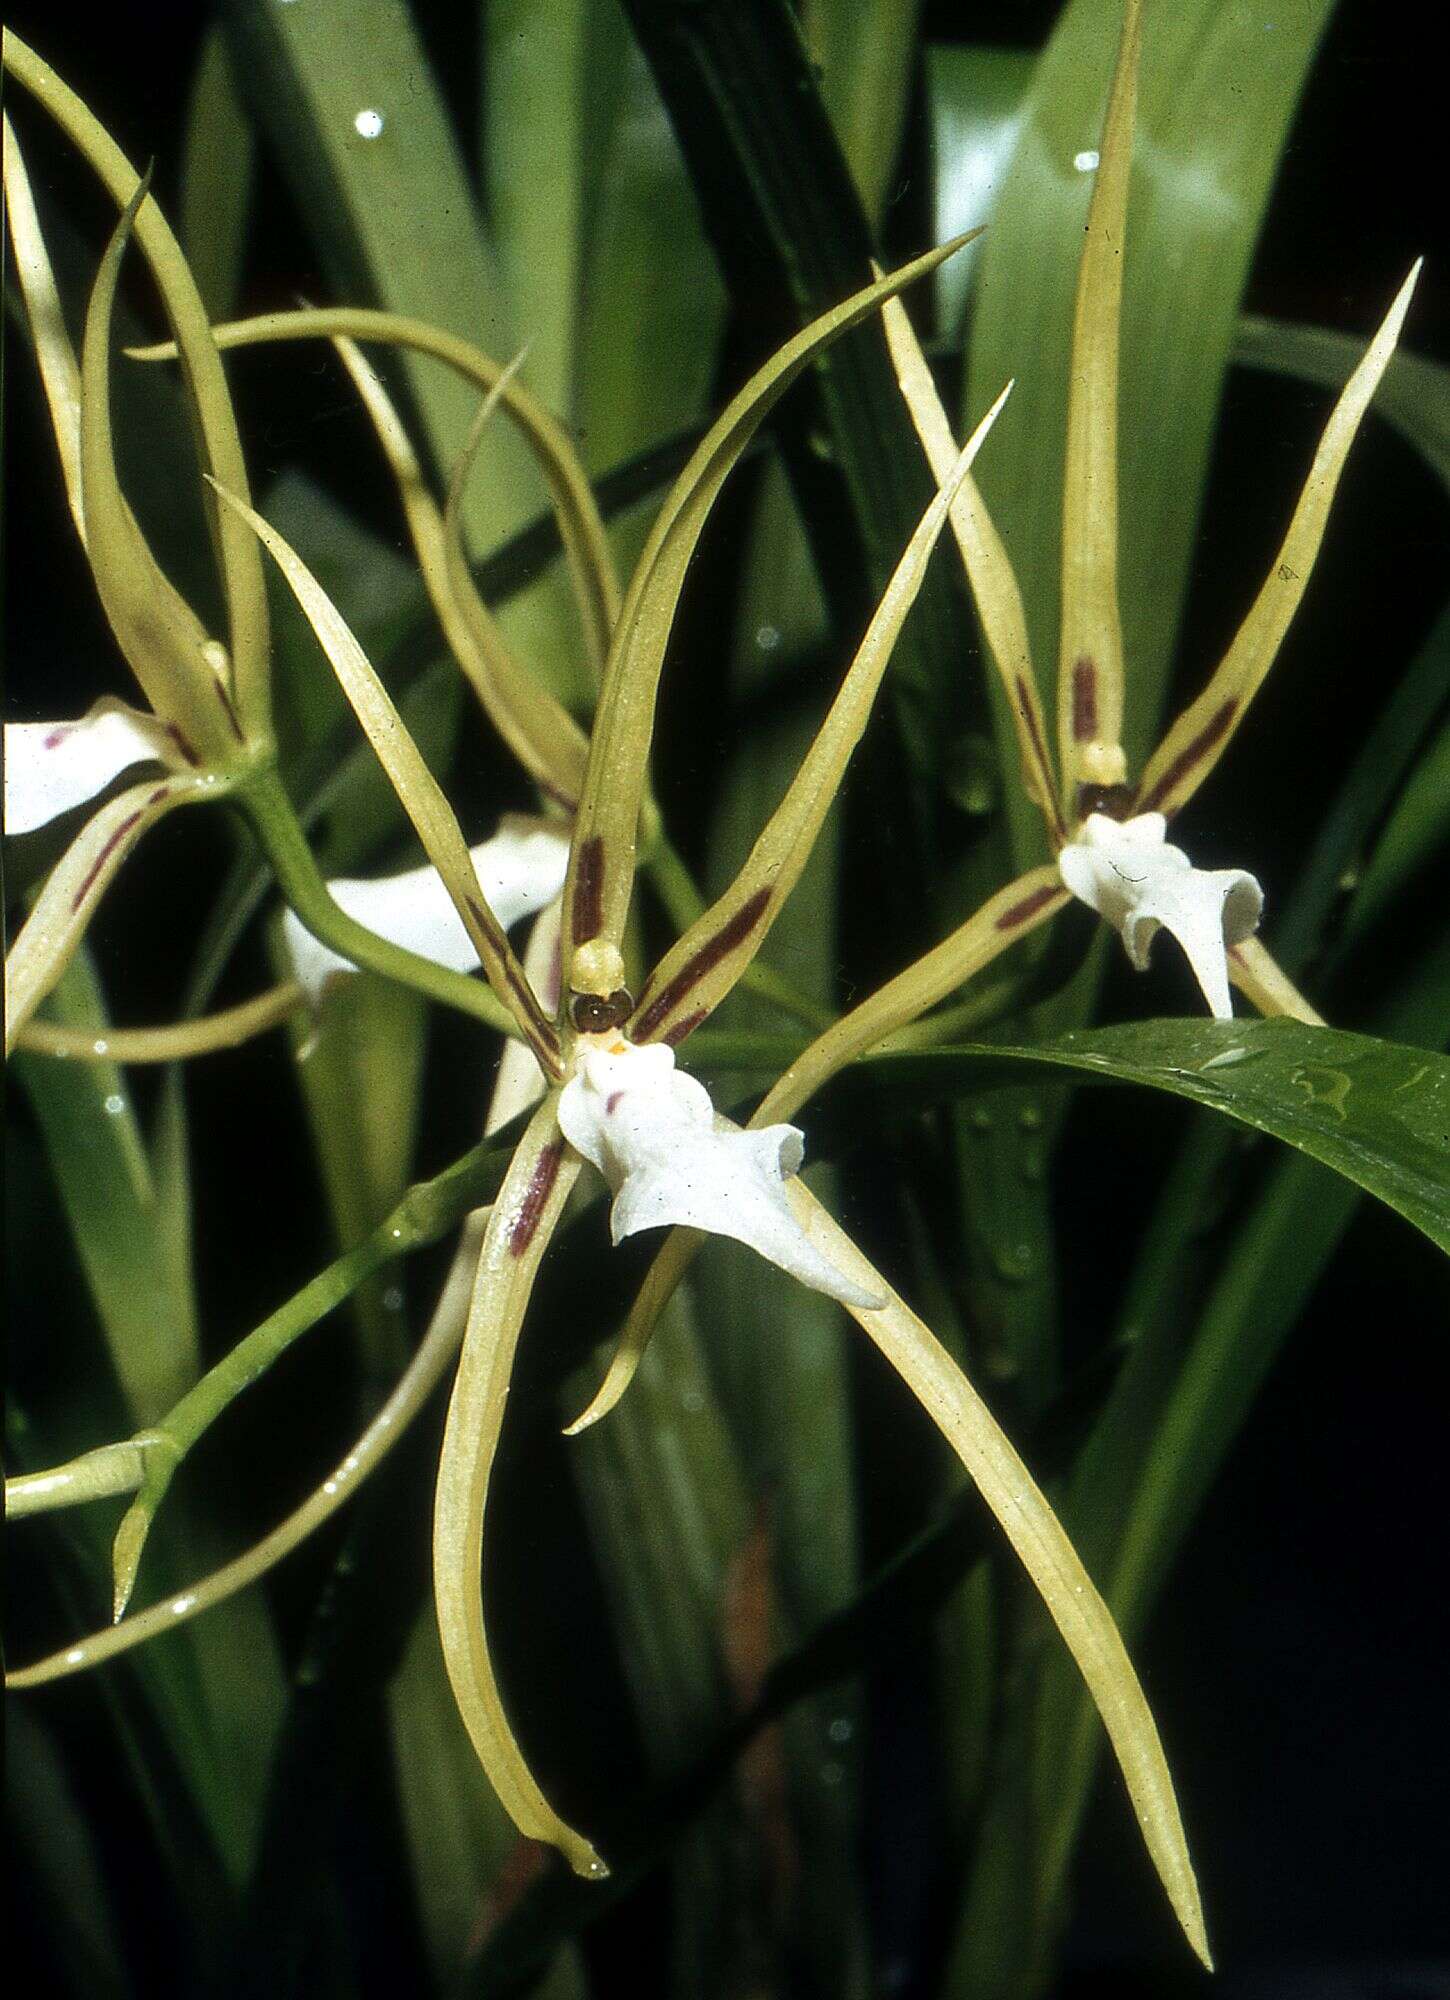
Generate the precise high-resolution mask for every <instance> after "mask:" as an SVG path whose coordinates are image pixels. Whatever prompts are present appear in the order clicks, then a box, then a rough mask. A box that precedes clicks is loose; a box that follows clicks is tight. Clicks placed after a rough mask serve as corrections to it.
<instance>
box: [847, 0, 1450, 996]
mask: <svg viewBox="0 0 1450 2000" xmlns="http://www.w3.org/2000/svg"><path fill="white" fill-rule="evenodd" d="M1142 11H1143V10H1142V4H1141V0H1128V4H1127V6H1126V8H1125V10H1124V20H1123V32H1122V40H1121V44H1120V47H1119V51H1118V60H1117V67H1116V71H1115V74H1114V78H1113V85H1112V93H1111V97H1110V99H1109V104H1108V112H1107V121H1106V125H1105V127H1104V131H1103V137H1102V144H1101V149H1100V154H1099V163H1098V166H1097V169H1096V174H1097V178H1096V182H1095V185H1094V188H1093V195H1092V201H1091V204H1090V206H1089V210H1088V220H1087V229H1086V233H1085V238H1084V243H1083V254H1082V262H1081V265H1080V267H1079V272H1078V287H1077V304H1076V311H1075V315H1074V321H1073V340H1072V360H1071V382H1070V385H1069V394H1068V418H1067V455H1066V473H1065V478H1064V485H1063V508H1062V618H1061V629H1060V635H1059V646H1058V664H1057V732H1056V734H1057V765H1056V768H1054V763H1053V758H1052V755H1051V752H1050V750H1049V748H1048V738H1047V729H1046V725H1045V721H1044V716H1043V708H1042V702H1041V699H1040V697H1039V695H1038V690H1037V681H1036V677H1035V675H1034V672H1033V667H1032V660H1031V655H1030V652H1029V649H1028V641H1027V624H1026V619H1025V617H1024V615H1023V608H1022V595H1021V591H1020V589H1019V588H1018V584H1017V579H1016V577H1015V576H1014V574H1013V571H1012V565H1011V561H1010V558H1009V557H1008V555H1007V551H1006V549H1005V548H1004V546H1003V544H1002V540H1001V537H1000V536H999V535H998V533H997V530H996V528H995V527H994V525H993V523H992V520H991V517H990V515H989V514H988V512H987V509H986V506H985V504H984V502H983V499H982V496H981V493H980V492H979V490H978V489H977V487H976V486H975V484H974V483H973V482H972V481H971V479H970V478H969V479H968V480H966V481H965V482H964V484H963V486H962V489H961V492H960V493H959V495H958V497H957V501H956V504H955V506H954V507H953V509H952V528H953V530H954V532H955V534H956V538H957V544H958V547H959V548H960V550H961V554H962V559H963V562H964V564H965V566H966V571H967V577H968V580H969V582H970V584H971V588H972V592H973V595H974V598H975V600H976V605H977V610H978V614H979V617H980V620H981V626H982V630H983V633H984V635H985V637H986V641H987V649H988V652H989V653H990V655H991V658H992V663H993V666H994V667H995V669H996V672H997V674H998V676H999V679H1000V681H1001V685H1002V691H1003V694H1004V696H1005V698H1006V702H1007V706H1008V709H1009V711H1010V713H1011V716H1012V720H1013V724H1014V726H1015V729H1016V734H1017V741H1018V748H1019V751H1020V755H1021V764H1022V779H1023V784H1024V786H1025V788H1026V790H1027V793H1028V795H1029V796H1030V797H1031V798H1032V799H1033V800H1034V801H1035V802H1036V804H1037V805H1038V807H1039V808H1040V809H1041V812H1042V815H1043V819H1044V822H1045V824H1046V830H1047V835H1048V839H1049V841H1050V843H1051V846H1052V849H1053V851H1054V853H1055V854H1056V856H1057V864H1058V873H1059V878H1060V880H1061V882H1062V883H1063V885H1064V886H1065V887H1066V888H1067V889H1068V890H1069V891H1070V892H1071V893H1072V895H1074V896H1076V897H1077V898H1078V899H1079V900H1080V901H1082V902H1084V903H1087V904H1088V905H1089V907H1090V908H1092V909H1094V910H1096V911H1097V912H1098V914H1099V915H1100V916H1102V917H1103V918H1104V919H1105V920H1106V921H1107V922H1108V923H1110V924H1112V925H1113V927H1114V928H1115V929H1116V930H1117V931H1118V932H1119V934H1120V935H1121V936H1122V938H1123V942H1124V944H1125V946H1126V947H1127V950H1128V955H1129V957H1130V958H1131V959H1132V962H1133V963H1134V965H1135V966H1137V967H1138V968H1139V969H1140V970H1141V969H1142V968H1143V967H1144V966H1145V965H1146V963H1147V953H1148V947H1149V945H1150V943H1151V941H1152V937H1153V934H1154V932H1155V931H1156V930H1157V929H1158V927H1159V925H1162V926H1163V927H1164V928H1165V929H1167V930H1169V931H1171V932H1172V933H1173V935H1174V936H1175V937H1176V939H1177V940H1178V942H1179V944H1180V945H1181V946H1182V948H1183V950H1184V952H1185V954H1186V956H1187V957H1188V960H1189V962H1190V964H1191V965H1192V968H1193V971H1194V974H1195V976H1196V978H1197V979H1198V982H1199V985H1200V987H1201V988H1202V990H1203V993H1204V997H1205V998H1206V999H1207V1001H1208V1004H1209V1006H1210V1008H1211V1009H1212V1011H1213V1012H1214V1013H1215V1014H1218V1015H1227V1014H1229V1013H1230V1012H1231V1011H1232V1009H1231V1004H1230V999H1229V980H1230V979H1232V980H1233V981H1234V983H1235V984H1236V985H1238V986H1239V987H1240V988H1242V990H1243V991H1244V992H1245V993H1246V994H1247V995H1248V997H1249V999H1250V1000H1251V1001H1252V1002H1253V1004H1254V1005H1255V1006H1257V1007H1258V1008H1259V1009H1260V1010H1261V1011H1262V1012H1264V1013H1268V1014H1291V1015H1294V1016H1296V1017H1297V1018H1298V1019H1300V1020H1304V1021H1309V1022H1317V1021H1318V1020H1319V1016H1318V1015H1317V1014H1316V1013H1315V1011H1314V1009H1313V1008H1312V1007H1311V1006H1310V1004H1309V1003H1308V1001H1306V1000H1305V999H1304V998H1303V996H1302V995H1300V994H1299V993H1297V992H1296V991H1295V989H1294V987H1293V986H1292V985H1291V983H1290V982H1289V980H1288V979H1287V977H1286V976H1285V974H1284V973H1283V972H1282V971H1281V970H1280V969H1279V967H1278V966H1277V965H1276V964H1275V963H1274V961H1273V959H1272V958H1271V957H1270V955H1269V953H1268V952H1267V951H1266V950H1265V948H1264V947H1263V945H1262V944H1260V943H1259V942H1258V940H1257V939H1256V938H1255V937H1254V935H1253V933H1254V931H1255V929H1256V928H1257V924H1258V919H1259V912H1260V909H1261V907H1262V903H1263V897H1262V892H1261V891H1260V888H1259V885H1258V883H1257V881H1256V880H1255V879H1254V877H1253V876H1252V875H1251V874H1248V873H1247V872H1246V871H1244V870H1242V869H1220V870H1215V871H1212V872H1205V871H1203V870H1201V869H1198V868H1195V867H1193V866H1192V864H1191V863H1190V862H1189V860H1188V857H1187V855H1186V854H1185V853H1184V852H1183V850H1182V849H1181V848H1179V847H1176V846H1174V845H1172V844H1171V843H1169V842H1168V841H1167V839H1166V832H1167V826H1168V823H1169V821H1170V820H1171V819H1172V818H1173V816H1174V815H1175V814H1176V813H1177V812H1179V811H1180V810H1181V809H1182V807H1184V806H1185V805H1187V804H1188V802H1189V800H1190V799H1191V798H1192V797H1193V795H1194V794H1195V792H1196V791H1197V790H1198V788H1199V786H1200V785H1201V784H1202V783H1203V782H1204V780H1205V779H1206V778H1207V777H1208V775H1209V773H1210V771H1212V769H1213V767H1214V765H1215V764H1216V763H1217V762H1218V760H1219V758H1220V757H1221V756H1222V755H1223V753H1224V751H1225V749H1226V748H1227V747H1228V745H1229V743H1230V742H1231V740H1232V738H1233V735H1234V732H1235V731H1236V730H1237V729H1238V728H1239V726H1240V724H1241V723H1242V722H1243V719H1244V716H1245V714H1246V712H1247V710H1248V707H1249V703H1250V702H1251V701H1252V699H1253V697H1254V695H1255V694H1256V693H1257V692H1258V690H1259V688H1260V686H1261V685H1262V684H1263V681H1264V677H1265V675H1266V674H1267V673H1268V671H1269V668H1270V667H1271V666H1272V664H1273V661H1274V657H1275V655H1276V654H1277V652H1278V650H1279V646H1280V644H1281V643H1282V641H1283V638H1284V634H1285V632H1286V631H1287V630H1288V627H1289V622H1290V620H1291V619H1292V617H1293V615H1294V613H1295V611H1296V610H1297V609H1298V605H1299V601H1300V599H1301V598H1302V596H1303V595H1304V591H1305V588H1306V586H1307V584H1308V581H1309V576H1310V572H1311V571H1312V569H1313V567H1314V562H1315V558H1316V556H1317V555H1318V553H1319V546H1320V542H1321V541H1322V539H1323V535H1324V528H1325V523H1326V520H1327V518H1328V514H1329V507H1330V503H1331V502H1332V500H1333V498H1334V491H1335V488H1336V486H1337V485H1338V482H1339V476H1340V473H1341V472H1342V471H1343V468H1344V462H1345V458H1346V456H1347V454H1348V451H1349V447H1350V444H1351V443H1352V441H1353V438H1354V434H1355V432H1356V430H1357V429H1358V427H1359V424H1360V421H1361V419H1362V418H1363V416H1364V413H1365V411H1366V409H1367V408H1368V407H1369V402H1370V398H1371V397H1372V396H1373V394H1374V391H1375V388H1376V386H1377V384H1378V382H1379V380H1380V377H1381V376H1382V375H1383V373H1384V371H1385V368H1386V366H1387V365H1388V362H1389V359H1390V355H1391V354H1392V353H1393V351H1394V347H1395V343H1396V341H1397V340H1398V338H1399V333H1400V327H1401V325H1402V323H1403V321H1404V317H1405V313H1406V310H1407V309H1408V306H1409V302H1410V295H1411V293H1412V291H1413V289H1414V285H1415V279H1416V277H1417V275H1418V272H1419V265H1418V264H1416V266H1415V268H1414V269H1413V270H1412V271H1411V272H1410V274H1409V276H1408V277H1407V278H1406V280H1405V282H1404V284H1403V285H1402V286H1401V288H1400V291H1399V293H1398V294H1397V296H1396V298H1395V300H1394V303H1393V304H1392V305H1391V307H1390V309H1389V312H1388V313H1387V314H1386V316H1385V319H1384V323H1383V324H1382V325H1381V327H1380V329H1379V331H1378V332H1377V333H1376V335H1375V337H1374V339H1373V340H1372V341H1371V342H1370V345H1369V348H1368V350H1367V351H1366V353H1365V356H1364V358H1363V360H1362V361H1361V362H1360V364H1359V366H1358V367H1357V368H1356V369H1355V371H1354V373H1353V375H1352V376H1351V377H1350V379H1349V381H1348V383H1347V384H1346V385H1345V388H1344V391H1343V393H1342V395H1341V396H1340V398H1339V400H1338V402H1337V403H1336V405H1335V407H1334V410H1333V412H1332V413H1331V415H1330V418H1329V421H1328V423H1327V424H1326V426H1325V429H1324V434H1323V437H1322V438H1321V440H1320V443H1319V448H1318V450H1317V451H1316V452H1315V455H1314V461H1313V464H1312V465H1311V466H1310V469H1309V474H1308V477H1307V479H1306V480H1305V483H1304V488H1303V491H1302V492H1301V494H1300V496H1299V500H1298V502H1297V504H1296V506H1295V508H1294V513H1293V516H1292V518H1291V520H1290V523H1289V527H1288V529H1287V531H1286V533H1285V536H1284V539H1283V542H1282V543H1281V545H1280V547H1279V550H1278V552H1277V553H1276V555H1275V557H1274V560H1273V563H1272V565H1271V567H1270V569H1269V573H1268V575H1267V577H1266V578H1265V581H1264V583H1263V586H1262V588H1261V589H1260V591H1259V593H1258V596H1257V597H1256V598H1255V600H1254V603H1253V605H1252V606H1251V608H1250V610H1249V612H1248V614H1247V616H1246V617H1245V618H1244V620H1243V623H1242V624H1241V625H1240V627H1239V630H1238V632H1237V634H1236V635H1235V637H1234V639H1233V641H1232V643H1231V644H1230V646H1229V649H1228V651H1227V653H1226V654H1225V655H1224V658H1223V660H1222V662H1221V664H1220V665H1219V667H1218V668H1217V669H1216V671H1215V672H1214V673H1213V674H1212V676H1211V677H1210V679H1209V681H1208V684H1207V686H1206V687H1205V688H1204V690H1203V692H1202V693H1201V694H1200V695H1199V696H1198V697H1197V698H1196V699H1195V700H1194V701H1192V702H1191V703H1190V704H1189V705H1188V707H1187V708H1186V709H1185V710H1184V712H1183V713H1182V715H1180V716H1179V717H1178V719H1177V720H1176V721H1175V722H1174V723H1173V724H1172V726H1171V727H1170V728H1169V730H1168V731H1167V733H1166V734H1165V735H1164V737H1163V739H1162V741H1161V742H1160V743H1159V745H1158V747H1157V749H1156V750H1154V751H1153V753H1152V755H1151V756H1150V757H1149V758H1148V761H1147V763H1146V764H1145V766H1144V768H1143V770H1142V771H1141V772H1140V773H1138V774H1136V775H1134V774H1132V773H1130V772H1129V770H1128V767H1127V760H1126V758H1125V756H1124V752H1123V704H1124V699H1125V691H1126V681H1127V676H1126V673H1125V663H1124V659H1123V640H1122V623H1121V619H1120V616H1119V607H1118V586H1117V574H1118V365H1119V356H1118V346H1119V340H1118V328H1119V319H1120V308H1121V300H1122V287H1123V253H1124V242H1125V237H1126V224H1127V209H1128V169H1129V162H1130V158H1131V154H1132V144H1133V116H1134V104H1135V99H1136V91H1137V71H1138V52H1139V46H1140V43H1141V38H1142ZM885 316H886V324H887V335H888V338H889V340H890V342H891V348H892V354H893V357H894V360H895V363H896V371H897V377H898V380H899V381H900V384H901V390H902V394H903V396H904V397H905V399H906V402H907V405H908V407H909V409H910V411H911V415H912V419H913V421H914V423H915V425H916V429H917V433H918V435H919V436H920V438H921V442H922V444H923V446H924V448H925V450H926V454H927V458H928V460H929V461H930V463H931V466H932V468H933V470H934V472H935V473H936V475H937V477H938V478H940V477H941V476H942V472H943V469H944V468H945V467H946V466H948V465H950V463H951V462H952V459H953V457H954V455H955V450H956V447H955V445H954V444H953V442H952V434H951V427H950V425H949V423H948V421H947V417H946V414H945V412H944V411H943V409H942V406H941V402H940V400H939V399H938V397H937V393H936V389H935V386H934V385H933V382H932V378H931V374H930V371H929V369H928V368H927V365H926V362H925V360H924V358H923V356H922V353H921V349H920V347H919V346H918V344H917V341H916V338H915V335H914V334H913V333H912V330H911V325H910V322H909V321H908V319H907V317H906V313H905V310H904V309H903V307H902V306H901V305H900V303H899V302H898V301H896V300H892V301H890V302H889V303H888V304H887V306H886V308H885Z"/></svg>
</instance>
